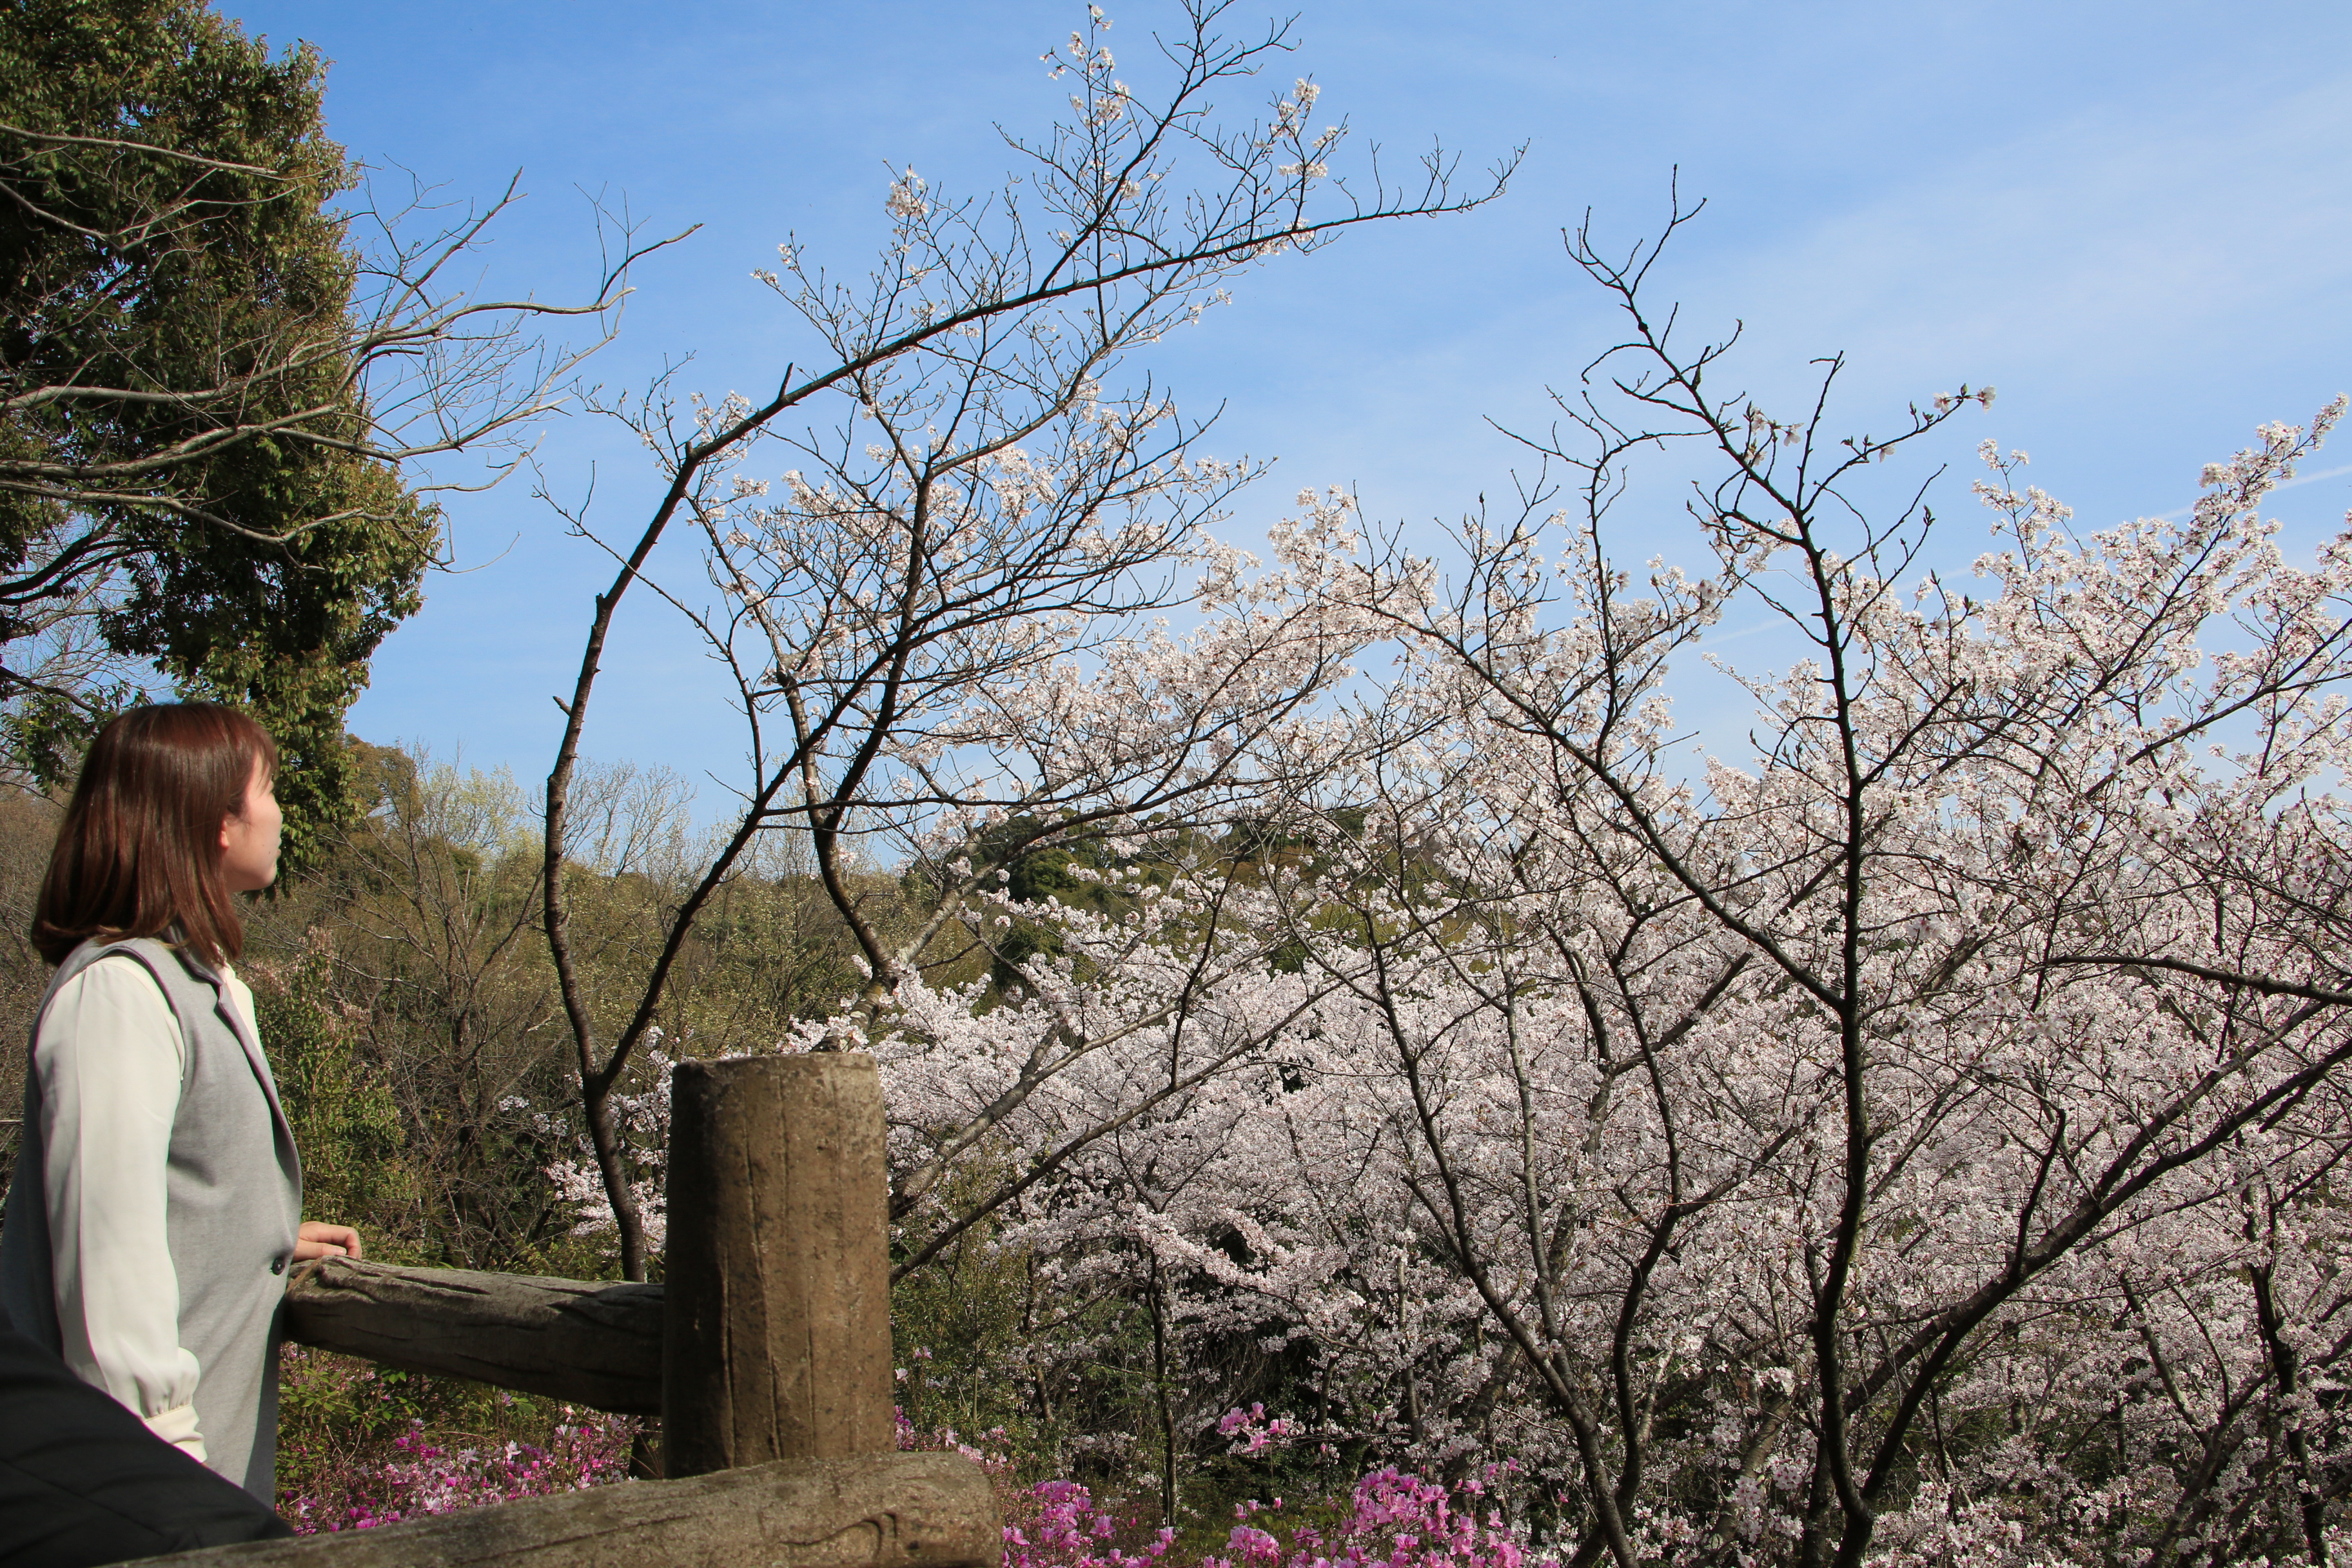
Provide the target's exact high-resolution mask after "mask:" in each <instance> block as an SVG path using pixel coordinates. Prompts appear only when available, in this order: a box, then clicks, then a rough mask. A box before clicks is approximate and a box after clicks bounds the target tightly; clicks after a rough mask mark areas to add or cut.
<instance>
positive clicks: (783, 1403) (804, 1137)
mask: <svg viewBox="0 0 2352 1568" xmlns="http://www.w3.org/2000/svg"><path fill="white" fill-rule="evenodd" d="M883 1139H884V1133H883V1126H882V1087H881V1081H880V1079H879V1078H878V1077H877V1074H876V1072H875V1068H874V1059H873V1058H871V1057H868V1056H866V1055H863V1054H861V1053H857V1052H840V1053H827V1054H824V1055H814V1056H794V1057H760V1058H746V1059H740V1060H734V1061H712V1062H680V1063H679V1064H678V1065H677V1068H676V1069H675V1070H674V1073H673V1076H672V1078H671V1079H670V1142H669V1171H668V1183H669V1234H668V1237H667V1242H666V1244H665V1247H664V1253H665V1258H664V1265H663V1273H664V1292H663V1321H662V1442H663V1465H662V1468H663V1473H664V1474H665V1475H667V1476H670V1477H672V1478H676V1477H681V1476H695V1475H703V1474H707V1473H709V1472H710V1471H713V1470H723V1469H734V1468H741V1467H743V1466H747V1465H760V1464H765V1463H768V1462H769V1461H771V1460H775V1459H832V1458H848V1457H851V1456H855V1455H859V1454H872V1453H880V1452H884V1451H887V1450H889V1449H891V1448H894V1447H896V1446H897V1437H896V1434H895V1432H894V1431H893V1429H892V1423H891V1419H890V1401H891V1394H892V1382H891V1372H890V1265H889V1208H888V1205H889V1173H888V1167H887V1161H886V1159H885V1157H884V1156H885V1151H884V1146H883Z"/></svg>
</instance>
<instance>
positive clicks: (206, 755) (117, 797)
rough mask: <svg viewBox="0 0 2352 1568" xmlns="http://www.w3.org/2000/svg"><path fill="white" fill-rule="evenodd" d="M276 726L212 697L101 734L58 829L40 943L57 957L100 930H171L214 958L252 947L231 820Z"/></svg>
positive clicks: (269, 753) (112, 935) (39, 916)
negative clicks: (226, 842)
mask: <svg viewBox="0 0 2352 1568" xmlns="http://www.w3.org/2000/svg"><path fill="white" fill-rule="evenodd" d="M255 763H259V764H260V765H261V767H262V769H263V777H264V778H265V779H267V778H272V777H275V776H276V774H277V772H278V746H277V743H276V742H273V741H272V740H270V738H269V731H267V730H264V729H263V728H262V727H261V726H260V725H258V724H257V723H255V722H254V721H252V720H251V719H248V718H247V717H246V716H245V715H244V714H242V713H240V712H238V711H237V710H236V709H234V708H224V707H221V706H220V705H218V704H217V703H212V702H169V703H156V704H153V705H152V706H149V707H144V708H133V709H132V710H131V711H129V712H128V713H125V714H122V715H121V717H119V718H117V719H116V720H115V721H113V722H112V723H110V724H109V725H107V727H106V728H105V729H103V730H101V731H99V735H98V740H97V741H96V742H94V743H93V744H92V745H91V746H90V748H89V756H87V757H85V758H84V759H82V764H81V777H80V778H79V780H78V781H77V782H76V783H75V784H74V792H73V803H72V804H71V805H68V806H67V807H66V819H65V822H64V824H63V825H62V826H59V827H58V845H57V848H56V849H54V850H52V851H51V852H50V855H49V869H48V874H47V876H45V877H43V878H42V879H41V899H40V902H39V904H38V905H37V907H36V908H35V910H34V912H33V945H34V946H35V947H36V948H38V949H39V950H40V953H41V956H42V957H44V958H46V959H47V960H48V961H49V962H50V963H63V962H64V961H65V957H66V954H68V953H69V952H72V951H73V950H74V949H75V948H76V947H78V946H79V945H80V944H81V943H82V942H86V941H88V940H89V939H90V938H92V937H97V938H100V939H102V940H107V941H117V940H120V939H121V938H124V937H134V936H155V937H166V938H167V939H168V940H171V941H173V942H178V943H179V944H180V945H181V946H182V947H184V948H185V949H186V950H187V951H188V952H191V953H193V954H194V956H195V957H197V958H199V959H201V960H203V961H204V962H205V963H208V964H218V963H223V962H226V961H233V960H235V959H236V956H237V954H238V953H240V952H243V951H245V922H244V921H240V920H239V919H238V918H237V913H236V899H235V897H234V896H233V895H232V894H231V893H230V892H229V889H228V880H227V879H226V877H225V876H224V875H223V874H222V871H221V842H220V839H221V824H222V823H224V822H225V821H226V820H227V819H228V818H229V817H231V816H237V815H240V814H241V813H243V811H244V810H245V794H246V789H247V785H248V784H251V783H252V780H253V770H254V764H255Z"/></svg>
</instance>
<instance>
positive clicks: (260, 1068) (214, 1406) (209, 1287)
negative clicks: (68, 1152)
mask: <svg viewBox="0 0 2352 1568" xmlns="http://www.w3.org/2000/svg"><path fill="white" fill-rule="evenodd" d="M115 952H121V953H128V954H129V955H130V956H131V957H132V958H135V959H137V960H138V961H139V962H140V963H142V964H143V965H144V966H145V967H146V969H147V971H148V973H151V974H152V975H154V977H155V983H156V984H158V985H160V986H162V987H163V995H164V998H165V1000H167V1001H168V1002H170V1003H171V1005H172V1012H173V1016H176V1017H177V1018H178V1019H179V1023H180V1037H181V1040H182V1041H183V1042H184V1046H185V1050H184V1058H185V1060H184V1065H183V1068H182V1072H181V1077H180V1111H179V1115H178V1116H177V1117H176V1118H174V1119H173V1122H172V1142H171V1156H170V1163H169V1165H168V1166H167V1168H166V1170H165V1173H164V1181H163V1184H164V1192H165V1194H166V1199H167V1205H168V1206H167V1209H166V1218H165V1222H164V1225H165V1236H166V1237H167V1238H168V1240H169V1244H170V1247H171V1253H172V1268H173V1272H174V1273H175V1274H176V1275H177V1276H178V1278H179V1286H180V1343H181V1345H182V1346H183V1347H184V1349H186V1350H187V1351H188V1352H191V1353H192V1354H194V1356H195V1358H196V1365H197V1366H198V1367H199V1368H200V1369H202V1375H201V1377H200V1379H199V1381H198V1383H197V1384H196V1425H197V1429H198V1430H199V1431H201V1432H202V1433H203V1434H204V1438H205V1456H206V1463H208V1464H209V1465H210V1466H211V1467H212V1468H214V1469H215V1470H217V1471H218V1472H219V1473H220V1474H222V1475H224V1476H226V1477H227V1478H228V1479H230V1480H232V1481H235V1482H236V1483H237V1484H238V1485H240V1486H242V1487H244V1488H245V1489H246V1490H247V1491H249V1492H251V1493H252V1494H253V1495H254V1496H256V1497H257V1498H259V1499H260V1500H262V1501H264V1502H266V1503H272V1504H274V1503H275V1501H276V1492H277V1464H278V1307H279V1305H280V1304H281V1303H282V1301H283V1300H284V1298H285V1293H286V1270H287V1268H289V1266H290V1265H291V1263H292V1260H293V1257H294V1237H295V1232H296V1229H297V1228H298V1226H299V1224H300V1219H301V1210H302V1163H301V1161H300V1160H299V1158H298V1157H297V1156H296V1155H295V1152H294V1135H293V1132H292V1131H291V1130H290V1129H289V1127H288V1126H287V1125H286V1115H285V1112H284V1111H283V1110H280V1109H279V1107H278V1086H277V1085H276V1084H275V1083H274V1082H272V1081H271V1079H270V1076H269V1063H268V1060H267V1059H266V1058H264V1057H263V1056H262V1054H261V1042H260V1041H258V1040H257V1039H256V1038H254V1037H253V1033H252V1031H251V1029H250V1028H249V1027H248V1026H247V1021H246V1020H244V1019H241V1018H239V1017H237V1016H236V1008H235V1007H234V1006H233V1005H231V1004H230V1003H229V1001H228V998H227V995H226V988H225V987H224V986H223V984H221V982H220V979H219V977H218V976H217V975H215V974H214V973H212V971H210V970H209V969H207V968H205V966H204V965H203V964H202V963H199V962H198V961H197V960H196V959H194V958H193V957H191V956H188V955H186V954H184V953H183V952H181V951H180V950H179V949H177V948H175V947H173V946H171V945H170V944H169V943H167V942H156V941H153V940H152V939H147V938H141V939H138V940H134V941H131V942H115V943H112V944H111V945H102V944H100V943H97V942H84V943H82V945H81V946H79V947H78V948H76V949H74V951H73V952H70V953H68V954H67V955H66V961H65V962H64V963H61V964H59V965H58V973H57V975H56V977H55V978H53V979H52V980H51V981H50V982H49V989H48V991H47V994H45V995H43V996H42V998H41V1008H40V1011H41V1013H46V1012H47V1011H48V1006H49V998H50V997H52V996H55V995H56V994H57V993H58V986H60V985H62V984H65V982H66V981H67V980H68V979H69V978H71V977H72V976H73V975H74V974H76V973H79V972H80V971H81V970H83V969H85V968H87V967H88V966H89V965H90V964H92V963H96V962H98V960H100V959H101V958H103V957H105V956H107V955H108V954H109V953H115ZM33 1030H34V1035H35V1037H36V1038H37V1037H38V1036H39V1033H40V1015H39V1014H36V1015H35V1016H34V1025H33ZM23 1138H24V1142H23V1143H22V1145H21V1146H20V1148H19V1150H18V1152H17V1156H16V1176H15V1178H14V1179H13V1180H12V1181H11V1182H10V1183H9V1187H8V1207H7V1214H6V1218H5V1222H4V1223H0V1307H5V1309H6V1310H7V1314H8V1316H9V1317H10V1318H11V1319H12V1320H14V1321H15V1322H16V1327H17V1328H18V1329H19V1330H20V1331H23V1332H24V1333H26V1334H27V1335H29V1336H30V1337H31V1338H33V1339H34V1340H36V1341H37V1342H40V1343H42V1344H44V1345H47V1346H48V1347H49V1349H51V1350H53V1351H55V1350H58V1349H60V1348H61V1347H62V1345H63V1343H64V1339H63V1336H62V1335H61V1334H60V1333H59V1332H58V1309H57V1291H56V1287H55V1282H54V1276H53V1270H52V1260H53V1256H54V1255H53V1254H52V1252H51V1251H50V1247H49V1218H48V1205H47V1204H46V1203H45V1202H44V1201H43V1196H44V1187H43V1176H42V1173H43V1171H44V1169H45V1168H46V1167H45V1161H44V1158H43V1152H42V1142H43V1141H42V1138H41V1100H40V1081H39V1079H37V1077H36V1076H34V1075H33V1073H32V1072H31V1071H30V1070H29V1067H28V1070H27V1072H26V1082H25V1122H24V1129H23Z"/></svg>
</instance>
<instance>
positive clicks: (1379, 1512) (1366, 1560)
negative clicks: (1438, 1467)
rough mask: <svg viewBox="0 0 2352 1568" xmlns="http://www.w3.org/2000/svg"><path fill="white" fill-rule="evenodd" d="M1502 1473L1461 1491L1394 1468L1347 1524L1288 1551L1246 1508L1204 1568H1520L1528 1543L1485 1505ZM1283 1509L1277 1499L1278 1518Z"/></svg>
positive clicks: (1311, 1534)
mask: <svg viewBox="0 0 2352 1568" xmlns="http://www.w3.org/2000/svg"><path fill="white" fill-rule="evenodd" d="M1498 1468H1499V1467H1496V1466H1489V1467H1487V1469H1488V1471H1489V1472H1490V1473H1489V1474H1488V1475H1487V1476H1486V1478H1485V1479H1472V1480H1468V1481H1465V1482H1463V1483H1461V1484H1460V1485H1459V1486H1458V1487H1449V1486H1447V1485H1445V1484H1444V1483H1443V1482H1440V1481H1433V1480H1428V1479H1423V1477H1420V1476H1416V1475H1412V1474H1409V1473H1407V1472H1405V1471H1402V1470H1400V1469H1397V1468H1394V1467H1393V1466H1391V1467H1385V1468H1381V1469H1378V1470H1375V1471H1373V1472H1372V1473H1371V1474H1370V1475H1369V1476H1366V1477H1365V1478H1364V1479H1361V1480H1360V1481H1358V1482H1357V1483H1356V1489H1355V1495H1354V1498H1353V1500H1352V1501H1353V1506H1352V1508H1351V1510H1350V1511H1349V1514H1348V1516H1347V1517H1346V1518H1345V1519H1344V1520H1342V1521H1340V1522H1339V1523H1338V1524H1337V1525H1334V1526H1333V1527H1331V1528H1330V1529H1329V1530H1328V1531H1323V1530H1317V1529H1314V1528H1313V1527H1311V1526H1307V1525H1302V1526H1300V1527H1299V1528H1298V1529H1297V1530H1294V1531H1291V1532H1290V1540H1289V1542H1288V1544H1287V1545H1285V1544H1284V1542H1282V1541H1281V1540H1280V1539H1279V1538H1278V1537H1276V1535H1275V1534H1274V1533H1273V1532H1272V1531H1268V1530H1266V1529H1265V1528H1264V1527H1263V1525H1261V1524H1257V1523H1253V1522H1251V1521H1253V1520H1254V1519H1257V1518H1259V1517H1260V1516H1261V1515H1262V1513H1264V1512H1265V1511H1266V1510H1265V1508H1264V1505H1261V1504H1259V1503H1256V1502H1245V1503H1243V1504H1241V1505H1239V1506H1238V1507H1236V1508H1235V1509H1234V1513H1235V1515H1236V1516H1238V1517H1239V1519H1240V1521H1241V1522H1240V1523H1237V1524H1235V1525H1234V1529H1233V1533H1232V1534H1231V1535H1230V1536H1228V1537H1227V1538H1226V1542H1225V1552H1224V1555H1223V1556H1211V1557H1206V1558H1203V1559H1202V1563H1201V1568H1342V1565H1344V1568H1370V1565H1371V1564H1375V1563H1377V1564H1380V1565H1381V1568H1521V1565H1522V1564H1523V1563H1525V1562H1526V1561H1527V1555H1528V1553H1527V1543H1526V1542H1525V1541H1524V1540H1523V1539H1522V1538H1521V1536H1520V1533H1519V1531H1518V1530H1517V1527H1516V1526H1514V1525H1512V1524H1511V1523H1509V1522H1508V1521H1506V1520H1505V1518H1504V1516H1503V1511H1502V1510H1501V1509H1499V1508H1496V1507H1494V1506H1492V1504H1491V1503H1490V1502H1489V1501H1488V1500H1487V1490H1488V1484H1489V1482H1491V1481H1492V1480H1493V1479H1495V1476H1494V1475H1493V1474H1492V1473H1491V1472H1494V1471H1496V1470H1497V1469H1498ZM1482 1505H1484V1506H1482ZM1281 1507H1282V1500H1281V1499H1280V1498H1276V1499H1275V1500H1274V1504H1273V1509H1274V1510H1276V1511H1279V1510H1280V1509H1281Z"/></svg>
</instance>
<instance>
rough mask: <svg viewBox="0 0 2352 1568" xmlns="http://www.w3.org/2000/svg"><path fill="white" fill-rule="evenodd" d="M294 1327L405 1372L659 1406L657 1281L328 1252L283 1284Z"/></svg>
mask: <svg viewBox="0 0 2352 1568" xmlns="http://www.w3.org/2000/svg"><path fill="white" fill-rule="evenodd" d="M286 1327H287V1337H288V1338H289V1339H291V1340H293V1341H295V1342H298V1343H300V1344H306V1345H315V1346H317V1347H318V1348H319V1349H320V1350H330V1351H341V1352H343V1353H344V1354H346V1355H357V1356H366V1357H368V1358H369V1359H370V1360H372V1361H378V1362H382V1363H383V1364H384V1365H386V1366H396V1367H401V1368H404V1369H405V1370H407V1371H410V1372H434V1373H456V1374H457V1375H458V1376H460V1377H471V1378H477V1379H479V1380H480V1381H481V1382H484V1383H488V1384H497V1385H498V1386H499V1387H500V1388H511V1389H517V1390H520V1391H521V1392H523V1393H526V1394H544V1395H546V1396H548V1397H550V1398H553V1399H562V1400H567V1401H569V1402H571V1403H572V1404H574V1405H588V1406H590V1407H591V1408H593V1409H597V1410H612V1411H617V1412H620V1413H622V1414H624V1415H659V1414H660V1413H661V1378H662V1366H661V1341H662V1288H661V1287H660V1286H658V1285H615V1284H611V1283H597V1282H594V1281H591V1280H583V1279H548V1278H546V1277H544V1276H540V1275H531V1274H483V1273H477V1272H475V1271H473V1270H470V1269H463V1268H394V1267H392V1266H390V1265H386V1264H382V1263H354V1262H352V1261H351V1260H349V1259H347V1258H330V1259H328V1260H327V1261H326V1262H325V1263H324V1264H322V1265H320V1266H319V1267H318V1268H316V1269H315V1270H312V1269H310V1268H304V1269H303V1270H302V1271H300V1273H299V1277H298V1278H297V1279H296V1280H295V1281H294V1282H293V1283H292V1284H291V1285H290V1286H289V1287H288V1289H287V1291H286Z"/></svg>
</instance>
